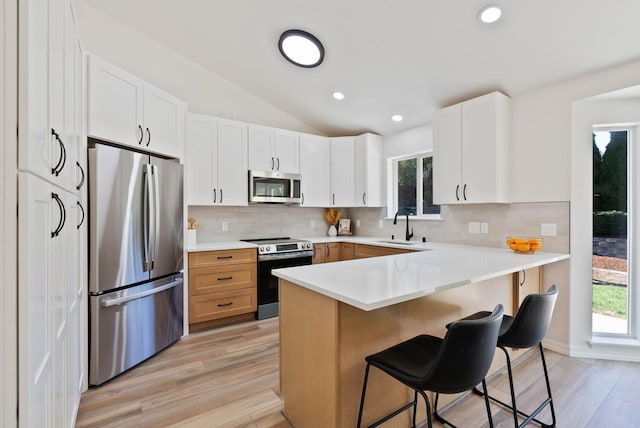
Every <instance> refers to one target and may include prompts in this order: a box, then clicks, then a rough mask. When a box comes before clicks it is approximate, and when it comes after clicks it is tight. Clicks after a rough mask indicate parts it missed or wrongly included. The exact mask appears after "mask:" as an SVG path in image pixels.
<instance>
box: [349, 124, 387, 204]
mask: <svg viewBox="0 0 640 428" xmlns="http://www.w3.org/2000/svg"><path fill="white" fill-rule="evenodd" d="M382 150H383V149H382V137H381V136H380V135H375V134H363V135H359V136H358V137H356V143H355V206H357V207H383V206H385V203H384V199H385V196H384V174H383V170H384V169H383V152H382Z"/></svg>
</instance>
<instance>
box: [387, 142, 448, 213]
mask: <svg viewBox="0 0 640 428" xmlns="http://www.w3.org/2000/svg"><path fill="white" fill-rule="evenodd" d="M424 158H431V159H432V162H433V150H427V151H424V152H418V153H412V154H409V155H403V156H397V157H393V158H389V164H388V171H389V177H390V180H389V189H390V191H389V192H388V193H387V218H393V217H394V216H395V213H396V212H397V211H398V162H401V161H406V160H410V159H416V211H418V207H420V211H422V206H423V195H424V188H423V180H422V178H423V168H422V166H423V160H424ZM434 205H438V204H434ZM440 207H441V210H440V213H439V214H416V215H411V216H410V217H411V219H412V220H442V206H440Z"/></svg>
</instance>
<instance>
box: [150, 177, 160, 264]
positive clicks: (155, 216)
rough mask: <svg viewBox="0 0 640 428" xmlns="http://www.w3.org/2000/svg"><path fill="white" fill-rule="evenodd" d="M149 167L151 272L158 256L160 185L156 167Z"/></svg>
mask: <svg viewBox="0 0 640 428" xmlns="http://www.w3.org/2000/svg"><path fill="white" fill-rule="evenodd" d="M150 166H151V176H152V177H153V180H152V183H153V184H152V186H153V193H152V197H153V203H152V204H151V206H152V208H153V210H152V212H151V220H152V221H153V225H152V231H153V234H152V236H151V241H150V243H149V247H150V249H151V251H150V253H151V270H153V269H155V266H154V265H155V262H156V256H157V254H158V241H159V239H158V237H159V236H160V218H159V216H160V185H159V184H158V166H157V165H150Z"/></svg>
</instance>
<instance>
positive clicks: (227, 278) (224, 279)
mask: <svg viewBox="0 0 640 428" xmlns="http://www.w3.org/2000/svg"><path fill="white" fill-rule="evenodd" d="M229 279H233V277H232V276H225V277H224V278H218V281H227V280H229Z"/></svg>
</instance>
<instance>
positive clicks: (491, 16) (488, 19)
mask: <svg viewBox="0 0 640 428" xmlns="http://www.w3.org/2000/svg"><path fill="white" fill-rule="evenodd" d="M500 17H502V9H500V6H498V5H495V4H492V5H489V6H485V7H483V8H482V10H480V13H479V14H478V18H479V19H480V21H482V22H484V23H486V24H492V23H494V22H496V21H497V20H499V19H500Z"/></svg>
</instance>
